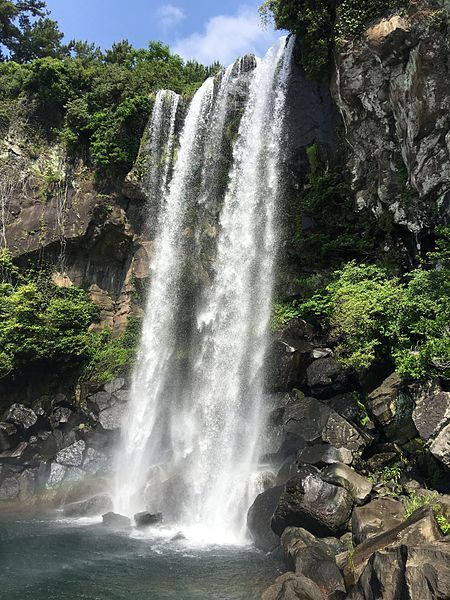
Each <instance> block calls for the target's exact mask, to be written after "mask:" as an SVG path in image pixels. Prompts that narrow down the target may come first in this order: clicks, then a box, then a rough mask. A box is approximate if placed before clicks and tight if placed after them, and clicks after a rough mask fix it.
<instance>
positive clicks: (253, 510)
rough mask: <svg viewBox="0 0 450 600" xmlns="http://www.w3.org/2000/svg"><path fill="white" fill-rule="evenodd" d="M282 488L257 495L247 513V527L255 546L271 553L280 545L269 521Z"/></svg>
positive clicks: (275, 488) (271, 489)
mask: <svg viewBox="0 0 450 600" xmlns="http://www.w3.org/2000/svg"><path fill="white" fill-rule="evenodd" d="M283 491H284V488H283V487H282V486H278V487H274V488H270V489H268V490H266V491H265V492H262V493H261V494H259V495H258V496H257V497H256V498H255V501H254V502H253V504H252V506H251V507H250V509H249V511H248V513H247V527H248V530H249V532H250V535H251V537H252V539H253V541H254V543H255V546H256V547H257V548H259V549H260V550H264V552H271V551H272V550H273V549H274V548H276V547H277V546H278V545H279V543H280V538H279V536H278V535H276V534H275V533H274V532H273V530H272V528H271V520H272V517H273V514H274V512H275V509H276V507H277V504H278V500H279V499H280V496H281V494H282V493H283Z"/></svg>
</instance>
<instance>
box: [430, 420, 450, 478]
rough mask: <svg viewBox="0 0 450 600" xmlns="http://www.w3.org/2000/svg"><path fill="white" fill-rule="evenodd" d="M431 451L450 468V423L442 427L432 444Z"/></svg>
mask: <svg viewBox="0 0 450 600" xmlns="http://www.w3.org/2000/svg"><path fill="white" fill-rule="evenodd" d="M430 452H431V453H432V454H433V455H434V456H435V457H436V458H437V459H438V460H440V461H441V462H442V463H443V464H444V465H445V466H446V467H448V468H450V423H449V424H448V425H447V426H446V427H444V428H443V429H442V431H441V432H440V433H439V435H438V436H437V437H436V439H435V440H433V442H432V443H431V444H430Z"/></svg>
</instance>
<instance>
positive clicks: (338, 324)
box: [296, 261, 450, 379]
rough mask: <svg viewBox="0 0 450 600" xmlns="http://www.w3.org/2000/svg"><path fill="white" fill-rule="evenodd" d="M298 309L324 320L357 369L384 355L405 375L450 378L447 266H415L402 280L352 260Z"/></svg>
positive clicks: (343, 355) (449, 277)
mask: <svg viewBox="0 0 450 600" xmlns="http://www.w3.org/2000/svg"><path fill="white" fill-rule="evenodd" d="M296 311H297V314H300V315H302V316H311V315H313V316H315V317H319V318H321V319H323V321H324V323H325V324H326V326H327V327H328V328H329V330H330V332H331V334H332V336H333V337H335V338H336V339H337V349H336V350H337V354H338V356H339V357H340V358H341V360H342V361H343V362H344V363H346V364H348V365H349V366H352V367H354V368H356V369H357V370H361V369H367V368H369V367H371V366H372V365H373V364H374V363H375V362H376V361H378V360H381V359H383V360H392V361H393V362H394V363H395V365H396V368H397V370H398V372H399V373H400V374H402V375H404V376H405V377H410V378H413V379H421V378H424V377H426V376H427V375H432V374H438V375H442V376H444V377H450V326H449V324H450V268H449V265H448V264H443V263H440V264H439V266H438V268H436V265H432V266H430V267H428V268H420V269H415V270H413V271H411V272H410V273H408V275H407V276H406V277H405V278H404V279H402V280H401V279H399V278H392V277H390V276H389V275H388V274H387V272H386V271H385V270H384V269H383V268H381V267H378V266H376V265H367V264H362V265H358V264H356V263H355V262H354V261H353V262H350V263H348V264H347V265H345V266H344V267H343V268H342V269H339V270H338V271H335V272H334V274H333V279H332V281H331V283H329V284H328V285H327V286H326V287H325V288H323V289H322V290H320V291H319V292H317V293H316V294H315V295H314V296H313V297H312V298H311V299H310V300H308V301H306V302H304V303H303V304H301V305H299V306H298V307H297V309H296Z"/></svg>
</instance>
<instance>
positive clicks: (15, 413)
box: [3, 404, 37, 429]
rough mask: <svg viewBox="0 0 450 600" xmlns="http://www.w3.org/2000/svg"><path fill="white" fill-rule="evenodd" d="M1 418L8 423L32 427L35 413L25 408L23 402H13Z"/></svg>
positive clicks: (35, 418)
mask: <svg viewBox="0 0 450 600" xmlns="http://www.w3.org/2000/svg"><path fill="white" fill-rule="evenodd" d="M3 418H4V420H5V421H7V422H8V423H13V424H14V425H18V426H20V427H23V428H24V429H29V428H30V427H33V425H35V424H36V421H37V415H36V413H35V412H34V411H33V410H32V409H31V408H27V407H26V406H24V405H23V404H13V405H12V406H11V407H10V408H9V409H8V410H7V411H6V412H5V414H4V417H3Z"/></svg>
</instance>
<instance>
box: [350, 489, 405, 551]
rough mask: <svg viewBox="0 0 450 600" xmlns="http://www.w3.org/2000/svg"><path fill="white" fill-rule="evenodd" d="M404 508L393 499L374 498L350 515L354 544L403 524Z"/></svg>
mask: <svg viewBox="0 0 450 600" xmlns="http://www.w3.org/2000/svg"><path fill="white" fill-rule="evenodd" d="M404 512H405V507H404V506H403V504H402V503H401V502H399V501H398V500H394V499H393V498H376V499H375V500H372V502H369V504H366V505H365V506H360V507H356V508H355V509H354V510H353V513H352V532H353V541H354V543H355V544H357V545H358V544H361V543H362V542H365V541H366V540H368V539H369V538H371V537H374V536H377V535H378V534H379V533H381V532H383V531H388V530H389V529H392V528H393V527H396V526H397V525H400V524H401V523H403V520H404V519H403V515H404Z"/></svg>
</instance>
